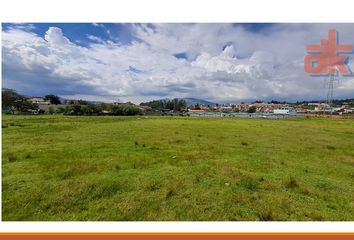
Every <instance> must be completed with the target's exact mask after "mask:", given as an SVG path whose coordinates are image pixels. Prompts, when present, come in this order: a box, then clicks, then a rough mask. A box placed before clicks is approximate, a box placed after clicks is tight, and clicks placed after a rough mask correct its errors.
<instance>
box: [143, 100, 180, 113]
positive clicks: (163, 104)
mask: <svg viewBox="0 0 354 240" xmlns="http://www.w3.org/2000/svg"><path fill="white" fill-rule="evenodd" d="M140 106H148V107H151V108H152V109H154V110H164V109H169V110H175V111H183V110H185V109H186V108H187V102H186V101H185V100H184V99H178V98H174V99H172V100H169V99H163V100H153V101H150V102H143V103H140Z"/></svg>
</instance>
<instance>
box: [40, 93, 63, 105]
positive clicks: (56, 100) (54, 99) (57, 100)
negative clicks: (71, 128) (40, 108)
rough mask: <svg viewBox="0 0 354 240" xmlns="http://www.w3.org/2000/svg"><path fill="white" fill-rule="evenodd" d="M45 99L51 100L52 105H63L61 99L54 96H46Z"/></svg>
mask: <svg viewBox="0 0 354 240" xmlns="http://www.w3.org/2000/svg"><path fill="white" fill-rule="evenodd" d="M44 99H45V100H49V101H50V103H51V104H55V105H57V104H61V101H60V98H59V97H58V96H55V95H53V94H49V95H46V96H45V97H44Z"/></svg>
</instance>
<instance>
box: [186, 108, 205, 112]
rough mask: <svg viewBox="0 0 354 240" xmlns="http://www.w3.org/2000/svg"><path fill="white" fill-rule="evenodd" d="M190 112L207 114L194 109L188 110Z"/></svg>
mask: <svg viewBox="0 0 354 240" xmlns="http://www.w3.org/2000/svg"><path fill="white" fill-rule="evenodd" d="M188 112H195V113H200V112H205V111H204V110H199V109H198V110H197V109H196V110H194V109H188Z"/></svg>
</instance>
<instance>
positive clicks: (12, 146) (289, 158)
mask: <svg viewBox="0 0 354 240" xmlns="http://www.w3.org/2000/svg"><path fill="white" fill-rule="evenodd" d="M2 118H3V119H2V121H3V128H2V218H3V220H101V221H102V220H229V221H234V220H241V221H245V220H251V221H253V220H263V221H264V220H354V186H353V182H354V147H353V146H354V121H353V120H348V119H347V120H339V119H285V120H271V119H237V118H232V119H225V118H191V117H190V118H188V117H185V118H183V117H150V118H145V117H74V116H3V117H2Z"/></svg>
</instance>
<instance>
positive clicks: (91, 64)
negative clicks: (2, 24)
mask: <svg viewBox="0 0 354 240" xmlns="http://www.w3.org/2000/svg"><path fill="white" fill-rule="evenodd" d="M95 26H97V27H104V25H102V26H101V24H99V25H98V24H95ZM330 27H336V28H337V29H338V30H339V32H340V34H341V35H343V36H345V37H346V38H345V40H343V41H344V43H351V44H354V37H353V36H354V34H353V33H354V28H352V26H351V25H348V24H338V25H335V26H333V25H325V24H276V25H274V26H272V27H270V28H269V29H267V31H259V32H258V31H249V30H247V29H246V28H244V27H243V26H242V24H239V25H233V24H133V25H129V29H130V33H129V34H131V35H132V36H134V40H132V41H131V42H130V43H127V44H122V43H120V42H113V41H112V40H110V39H102V37H101V36H94V35H89V34H84V36H85V37H86V38H88V39H89V40H90V41H91V42H90V43H89V44H88V45H87V46H85V47H83V46H80V45H77V44H76V43H75V42H72V41H70V40H69V38H68V37H67V36H64V34H63V31H62V29H60V28H58V27H50V28H49V29H48V30H47V31H46V33H45V34H44V36H43V37H42V36H39V35H37V34H35V33H33V32H31V31H30V29H21V28H15V27H14V28H9V29H7V30H3V31H2V51H3V59H2V60H3V61H2V62H3V63H2V64H3V65H2V66H3V86H5V87H12V88H15V89H18V90H19V91H22V92H25V93H28V94H37V95H44V94H46V93H55V94H59V95H61V96H65V97H68V98H70V97H75V98H77V97H82V98H84V99H89V100H93V99H98V100H106V101H114V100H117V99H120V100H122V101H134V102H139V101H146V100H150V99H156V98H165V97H199V98H205V99H209V100H215V101H240V100H243V99H271V98H272V99H290V100H297V99H309V98H323V97H324V93H325V88H324V82H323V78H314V77H309V76H308V75H307V74H305V73H304V70H303V58H304V55H305V54H306V53H305V49H304V47H305V45H306V44H309V43H319V41H320V39H321V38H324V37H327V30H328V28H330ZM176 55H181V56H184V57H180V58H178V57H176ZM351 64H352V63H351ZM352 69H353V68H352ZM336 94H337V96H352V97H353V81H352V79H350V78H346V79H343V80H342V83H341V84H339V85H338V87H337V90H336Z"/></svg>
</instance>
